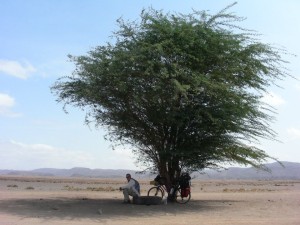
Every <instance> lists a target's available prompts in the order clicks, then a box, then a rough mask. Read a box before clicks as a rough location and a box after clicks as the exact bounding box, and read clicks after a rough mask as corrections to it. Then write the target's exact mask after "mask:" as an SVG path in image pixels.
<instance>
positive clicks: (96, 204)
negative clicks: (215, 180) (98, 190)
mask: <svg viewBox="0 0 300 225" xmlns="http://www.w3.org/2000/svg"><path fill="white" fill-rule="evenodd" d="M232 204H234V201H218V200H211V201H207V200H206V201H201V200H194V201H193V200H191V201H190V202H189V203H187V204H178V203H168V204H167V205H150V206H147V205H134V204H122V203H121V202H120V199H87V198H82V199H80V198H60V199H10V200H4V201H1V202H0V212H4V213H8V214H12V215H16V216H21V217H23V218H29V217H30V218H41V219H51V218H57V219H70V220H76V219H94V220H103V219H113V218H116V219H117V218H120V217H122V218H124V217H125V218H126V217H151V216H155V215H157V216H162V215H180V214H186V213H196V212H199V213H200V212H201V211H208V210H210V211H214V210H217V211H220V210H223V209H224V208H226V207H229V206H230V205H232Z"/></svg>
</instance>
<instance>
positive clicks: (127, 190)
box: [123, 188, 130, 203]
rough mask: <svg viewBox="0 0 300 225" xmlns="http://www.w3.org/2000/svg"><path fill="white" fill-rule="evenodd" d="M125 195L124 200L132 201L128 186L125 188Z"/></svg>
mask: <svg viewBox="0 0 300 225" xmlns="http://www.w3.org/2000/svg"><path fill="white" fill-rule="evenodd" d="M123 195H124V202H126V203H128V202H130V199H129V189H128V188H125V189H123Z"/></svg>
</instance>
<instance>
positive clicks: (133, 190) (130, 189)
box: [120, 173, 140, 203]
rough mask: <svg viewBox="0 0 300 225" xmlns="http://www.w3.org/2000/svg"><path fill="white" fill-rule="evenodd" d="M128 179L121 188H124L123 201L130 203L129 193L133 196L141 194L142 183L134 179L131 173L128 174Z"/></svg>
mask: <svg viewBox="0 0 300 225" xmlns="http://www.w3.org/2000/svg"><path fill="white" fill-rule="evenodd" d="M126 179H127V181H128V183H127V184H126V185H125V186H123V187H120V190H123V195H124V202H123V203H130V199H129V195H130V196H133V197H139V196H140V184H139V182H138V181H137V180H135V179H133V178H132V177H131V175H130V174H129V173H127V174H126Z"/></svg>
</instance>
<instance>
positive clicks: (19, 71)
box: [0, 59, 36, 79]
mask: <svg viewBox="0 0 300 225" xmlns="http://www.w3.org/2000/svg"><path fill="white" fill-rule="evenodd" d="M35 71H36V69H35V68H34V67H33V66H32V65H31V64H30V63H29V62H24V63H23V64H21V63H19V62H17V61H11V60H2V59H0V72H3V73H5V74H7V75H10V76H14V77H17V78H21V79H27V78H28V77H29V76H30V75H31V74H32V73H34V72H35Z"/></svg>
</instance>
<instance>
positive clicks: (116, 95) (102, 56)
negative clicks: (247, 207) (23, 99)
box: [52, 5, 287, 181]
mask: <svg viewBox="0 0 300 225" xmlns="http://www.w3.org/2000/svg"><path fill="white" fill-rule="evenodd" d="M231 6H232V5H230V6H228V7H226V8H225V9H223V10H222V11H220V12H219V13H217V14H216V15H209V14H208V13H207V12H206V11H194V12H193V13H192V14H189V15H182V14H164V13H163V12H162V11H156V10H154V9H149V10H144V11H143V12H142V13H141V20H140V21H137V22H125V21H123V20H122V19H120V20H118V22H119V30H118V31H117V32H116V33H114V37H115V40H114V41H113V43H108V44H107V45H105V46H99V47H96V48H95V49H93V50H92V51H90V52H89V53H88V54H87V55H86V56H78V57H74V56H70V58H71V59H72V60H73V61H74V63H75V64H76V70H75V71H74V73H73V74H72V75H71V76H67V77H63V78H61V79H59V80H58V81H57V82H56V83H55V84H54V85H53V86H52V91H53V92H54V93H55V94H56V95H57V96H58V101H60V102H64V103H65V105H73V106H75V107H80V108H83V109H85V110H87V121H88V122H90V121H93V122H95V123H96V125H97V126H103V127H106V128H108V134H109V137H110V138H111V140H112V141H121V142H122V143H126V144H130V145H131V146H132V147H133V148H134V151H135V152H136V153H137V155H139V157H140V158H139V161H140V162H144V163H145V164H146V165H147V166H148V168H150V169H151V168H152V169H153V170H157V171H159V172H160V173H161V174H162V175H165V176H167V178H168V180H169V181H172V180H173V179H174V178H176V177H178V175H179V173H180V172H181V170H189V171H195V170H201V169H203V168H207V167H218V166H219V165H220V164H222V163H224V162H227V163H240V164H244V165H253V166H255V167H261V163H262V162H263V161H264V160H266V159H267V158H270V156H269V155H267V154H266V153H265V152H264V151H262V150H261V149H258V148H255V147H253V146H251V145H249V143H253V142H256V141H258V139H259V138H268V139H274V138H275V133H274V132H273V131H272V130H271V129H270V125H269V123H270V122H271V121H272V119H273V118H272V116H270V115H269V114H270V113H272V111H271V109H270V107H268V106H266V105H264V104H263V103H262V102H261V97H262V94H263V93H264V92H266V88H267V87H268V86H269V85H271V84H272V83H274V82H275V81H276V80H277V79H280V78H283V77H285V76H287V74H286V72H285V69H284V68H283V67H282V64H284V63H285V62H284V61H283V60H282V59H281V56H280V53H281V52H280V50H278V49H275V48H273V47H272V46H270V45H268V44H263V43H261V42H259V41H257V40H256V39H255V37H256V36H257V34H256V33H255V32H253V31H249V30H246V29H243V28H241V27H239V26H237V25H236V24H235V23H236V22H239V21H241V20H243V18H241V17H237V16H236V15H234V14H232V13H227V10H228V9H229V8H230V7H231Z"/></svg>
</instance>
